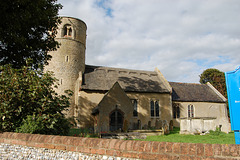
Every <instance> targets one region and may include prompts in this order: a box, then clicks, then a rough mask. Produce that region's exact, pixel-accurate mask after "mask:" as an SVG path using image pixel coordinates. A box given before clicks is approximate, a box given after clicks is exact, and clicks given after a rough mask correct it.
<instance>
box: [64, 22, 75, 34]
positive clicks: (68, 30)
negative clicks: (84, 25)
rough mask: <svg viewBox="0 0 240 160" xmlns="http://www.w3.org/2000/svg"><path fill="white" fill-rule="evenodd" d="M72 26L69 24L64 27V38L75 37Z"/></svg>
mask: <svg viewBox="0 0 240 160" xmlns="http://www.w3.org/2000/svg"><path fill="white" fill-rule="evenodd" d="M72 32H73V30H72V26H71V25H69V24H67V25H65V26H64V27H63V37H72V35H73V33H72Z"/></svg>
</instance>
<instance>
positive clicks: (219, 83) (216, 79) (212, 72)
mask: <svg viewBox="0 0 240 160" xmlns="http://www.w3.org/2000/svg"><path fill="white" fill-rule="evenodd" d="M207 82H209V83H211V84H212V85H213V86H214V87H215V88H216V89H217V90H218V91H219V92H220V93H221V94H222V95H223V96H224V97H226V98H227V89H226V82H225V75H224V72H221V71H219V70H218V69H214V68H210V69H206V70H205V71H203V73H202V74H201V75H200V83H201V84H206V83H207Z"/></svg>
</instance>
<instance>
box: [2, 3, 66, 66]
mask: <svg viewBox="0 0 240 160" xmlns="http://www.w3.org/2000/svg"><path fill="white" fill-rule="evenodd" d="M56 2H57V0H34V1H32V0H11V1H1V3H0V8H1V9H0V19H1V23H0V65H4V64H12V66H13V67H14V68H21V66H23V65H26V60H27V59H28V58H31V59H32V60H33V64H35V65H34V67H35V68H38V67H39V66H38V65H39V64H44V63H47V60H48V59H50V56H49V55H47V52H48V51H51V50H55V49H56V47H57V46H58V43H57V41H55V40H54V38H55V35H56V29H57V25H58V24H59V23H60V19H59V17H58V16H57V15H58V11H59V9H61V7H62V6H61V5H60V4H57V3H56ZM49 31H51V32H49Z"/></svg>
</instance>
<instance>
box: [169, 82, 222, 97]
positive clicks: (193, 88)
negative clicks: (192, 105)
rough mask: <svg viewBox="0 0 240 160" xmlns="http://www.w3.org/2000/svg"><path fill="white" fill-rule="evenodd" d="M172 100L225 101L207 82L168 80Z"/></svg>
mask: <svg viewBox="0 0 240 160" xmlns="http://www.w3.org/2000/svg"><path fill="white" fill-rule="evenodd" d="M169 83H170V85H171V86H172V92H173V93H172V100H173V101H182V102H225V101H224V100H223V99H222V98H221V97H220V96H218V94H217V93H216V92H214V90H213V89H212V88H210V87H209V86H208V85H207V84H196V83H177V82H169Z"/></svg>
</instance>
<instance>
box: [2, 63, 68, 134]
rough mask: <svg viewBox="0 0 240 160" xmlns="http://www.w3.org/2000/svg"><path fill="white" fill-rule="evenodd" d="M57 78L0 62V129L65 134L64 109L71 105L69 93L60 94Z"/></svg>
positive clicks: (66, 125) (49, 74) (39, 71)
mask: <svg viewBox="0 0 240 160" xmlns="http://www.w3.org/2000/svg"><path fill="white" fill-rule="evenodd" d="M55 82H56V79H55V78H53V76H52V73H51V72H46V73H43V72H42V71H41V70H33V69H32V67H31V66H30V67H28V66H23V67H22V68H20V69H14V68H12V67H11V65H4V66H0V105H1V106H0V124H1V125H0V127H1V128H0V129H1V130H2V131H18V132H29V133H41V134H60V135H63V134H66V133H67V132H68V130H69V127H70V126H69V123H68V122H67V120H66V119H65V117H64V115H63V113H62V112H63V111H64V110H65V109H66V108H68V107H69V106H70V103H69V96H70V95H71V93H70V92H68V93H66V95H58V94H57V93H56V92H55V90H54V88H55V87H57V86H54V84H55Z"/></svg>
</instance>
